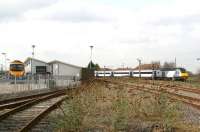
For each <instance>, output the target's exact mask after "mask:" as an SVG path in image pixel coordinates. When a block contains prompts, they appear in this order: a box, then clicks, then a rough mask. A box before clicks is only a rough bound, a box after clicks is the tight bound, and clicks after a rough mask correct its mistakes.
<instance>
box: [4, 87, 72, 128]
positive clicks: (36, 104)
mask: <svg viewBox="0 0 200 132" xmlns="http://www.w3.org/2000/svg"><path fill="white" fill-rule="evenodd" d="M65 93H66V90H61V91H57V92H54V93H49V94H48V95H43V96H40V97H37V98H32V99H29V100H26V101H27V102H25V103H23V104H20V105H18V106H16V104H17V103H19V102H15V103H11V104H9V107H11V109H7V108H6V110H7V111H4V112H2V113H1V114H0V131H1V132H13V131H18V132H27V131H30V130H32V128H33V127H34V126H35V125H36V124H37V123H38V122H39V121H40V120H41V119H42V118H43V117H44V116H45V115H46V114H48V113H49V112H50V111H52V110H53V109H55V108H56V107H57V106H58V105H60V104H61V103H62V101H64V100H65V99H67V98H68V96H66V95H65ZM7 105H8V104H7ZM12 105H13V106H12ZM33 130H34V129H33ZM41 131H42V130H41Z"/></svg>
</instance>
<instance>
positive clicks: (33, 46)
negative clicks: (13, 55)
mask: <svg viewBox="0 0 200 132" xmlns="http://www.w3.org/2000/svg"><path fill="white" fill-rule="evenodd" d="M35 46H36V45H32V48H33V52H32V58H34V55H35Z"/></svg>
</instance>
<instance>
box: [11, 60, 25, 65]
mask: <svg viewBox="0 0 200 132" xmlns="http://www.w3.org/2000/svg"><path fill="white" fill-rule="evenodd" d="M16 63H17V64H24V63H23V62H22V61H20V60H14V61H12V62H10V64H16Z"/></svg>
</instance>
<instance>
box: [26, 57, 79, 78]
mask: <svg viewBox="0 0 200 132" xmlns="http://www.w3.org/2000/svg"><path fill="white" fill-rule="evenodd" d="M24 64H25V73H26V74H32V75H33V74H46V73H49V74H51V75H55V76H75V77H79V78H80V77H81V70H82V67H80V66H75V65H72V64H68V63H65V62H61V61H58V60H54V61H51V62H49V63H47V62H44V61H41V60H38V59H35V58H30V57H29V58H27V59H26V61H25V62H24Z"/></svg>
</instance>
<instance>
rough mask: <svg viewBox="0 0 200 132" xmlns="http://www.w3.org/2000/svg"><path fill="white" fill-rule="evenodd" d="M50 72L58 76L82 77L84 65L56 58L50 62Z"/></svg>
mask: <svg viewBox="0 0 200 132" xmlns="http://www.w3.org/2000/svg"><path fill="white" fill-rule="evenodd" d="M48 64H49V66H50V72H51V73H52V74H53V75H58V76H76V77H81V70H82V67H79V66H75V65H72V64H68V63H65V62H61V61H58V60H54V61H51V62H49V63H48Z"/></svg>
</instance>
